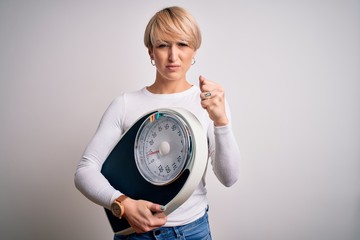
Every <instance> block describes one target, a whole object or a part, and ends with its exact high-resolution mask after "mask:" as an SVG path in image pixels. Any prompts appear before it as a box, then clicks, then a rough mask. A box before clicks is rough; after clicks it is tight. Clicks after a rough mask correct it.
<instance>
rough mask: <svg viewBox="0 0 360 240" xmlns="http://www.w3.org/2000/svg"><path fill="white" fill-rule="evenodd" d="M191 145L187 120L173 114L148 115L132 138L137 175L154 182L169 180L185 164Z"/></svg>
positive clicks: (172, 178)
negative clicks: (133, 139) (133, 140)
mask: <svg viewBox="0 0 360 240" xmlns="http://www.w3.org/2000/svg"><path fill="white" fill-rule="evenodd" d="M191 144H192V143H191V137H190V132H189V130H188V128H187V126H186V123H185V122H184V121H183V120H182V119H181V118H180V117H179V116H177V115H176V114H175V113H171V112H157V113H154V114H152V115H150V116H149V117H148V118H147V119H146V120H145V121H144V122H143V124H142V125H141V127H140V128H139V131H138V133H137V136H136V139H135V147H134V151H135V162H136V165H137V168H138V170H139V172H140V174H141V175H142V176H143V178H144V179H145V180H147V181H148V182H150V183H152V184H154V185H166V184H169V183H171V182H172V181H174V180H175V179H176V178H177V177H178V176H179V175H180V174H181V173H182V172H183V170H184V168H185V167H186V165H187V162H188V160H189V158H190V154H191Z"/></svg>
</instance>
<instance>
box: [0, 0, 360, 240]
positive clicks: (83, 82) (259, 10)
mask: <svg viewBox="0 0 360 240" xmlns="http://www.w3.org/2000/svg"><path fill="white" fill-rule="evenodd" d="M170 5H180V6H182V7H185V8H186V9H188V10H189V11H190V12H191V13H192V14H193V15H194V16H195V17H196V18H197V20H198V22H199V24H200V27H201V29H202V32H203V38H204V41H203V45H202V47H201V48H200V50H199V51H198V56H197V62H196V64H195V65H194V66H193V67H192V69H191V70H190V74H189V79H191V82H193V83H194V84H197V78H198V76H199V75H200V74H203V75H204V76H206V77H207V78H209V79H211V80H214V81H218V82H220V83H222V85H223V86H224V88H225V90H226V96H227V98H228V100H229V102H230V105H231V107H232V113H233V122H234V124H233V128H234V131H235V134H236V138H237V140H238V143H239V146H240V148H241V151H242V161H241V167H242V171H241V178H240V180H239V181H238V182H237V183H236V184H235V185H234V186H233V187H231V188H225V187H223V186H222V185H221V184H220V183H218V182H217V181H216V179H215V178H214V176H213V174H212V173H209V174H208V177H207V182H208V191H209V201H210V221H211V227H212V233H213V238H214V239H215V240H223V239H229V240H232V239H244V240H263V239H267V240H298V239H299V240H303V239H306V240H315V239H316V240H319V239H324V240H325V239H326V240H339V239H342V240H357V239H360V227H359V226H360V188H359V183H360V181H359V180H360V124H359V123H360V107H359V103H360V3H359V1H351V0H337V1H336V0H330V1H325V0H323V1H321V0H293V1H285V0H273V1H268V0H258V1H252V0H239V1H235V0H234V1H226V0H224V1H205V0H203V1H201V0H198V1H190V0H188V1H186V0H183V1H148V0H137V1H126V2H125V1H115V0H114V1H85V0H83V1H81V0H76V1H60V0H54V1H41V0H33V1H26V0H23V1H21V0H2V1H1V2H0V80H1V82H0V110H1V124H0V132H1V135H0V136H1V137H0V138H1V145H0V161H1V163H0V164H1V166H0V211H1V212H0V239H4V240H7V239H16V240H17V239H37V240H38V239H87V240H97V239H112V233H111V229H110V225H109V224H108V222H107V219H106V217H105V214H104V212H103V209H102V208H101V207H99V206H97V205H95V204H93V203H91V202H90V201H88V200H87V199H86V198H85V197H83V196H82V195H81V194H80V193H79V192H78V191H77V190H76V189H75V187H74V184H73V175H74V171H75V167H76V165H77V162H78V161H79V159H80V156H81V154H82V151H83V149H84V147H85V146H86V144H87V142H88V141H89V139H90V138H91V136H92V134H93V133H94V131H95V129H96V127H97V124H98V122H99V120H100V117H101V116H102V113H103V112H104V110H105V109H106V107H107V106H108V104H109V103H110V101H111V100H112V99H113V98H115V97H116V96H118V95H119V94H121V93H122V92H125V91H130V90H136V89H138V88H140V87H143V86H144V85H148V84H150V83H151V82H152V81H153V79H154V74H155V73H154V68H153V67H152V66H151V64H150V61H149V57H148V55H147V50H146V49H145V47H144V46H143V42H142V37H143V31H144V28H145V25H146V24H147V21H148V20H149V18H150V17H151V16H152V15H153V14H154V13H155V12H156V11H158V10H159V9H161V8H162V7H165V6H170Z"/></svg>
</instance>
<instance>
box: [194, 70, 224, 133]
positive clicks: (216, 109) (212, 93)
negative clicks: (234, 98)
mask: <svg viewBox="0 0 360 240" xmlns="http://www.w3.org/2000/svg"><path fill="white" fill-rule="evenodd" d="M199 86H200V91H201V94H200V98H201V106H202V107H203V108H204V109H206V111H207V112H208V114H209V117H210V119H211V120H213V122H214V125H215V126H225V125H227V124H228V123H229V120H228V118H227V116H226V112H225V92H224V89H223V88H222V87H221V85H219V84H218V83H215V82H212V81H210V80H207V79H206V78H205V77H203V76H200V77H199Z"/></svg>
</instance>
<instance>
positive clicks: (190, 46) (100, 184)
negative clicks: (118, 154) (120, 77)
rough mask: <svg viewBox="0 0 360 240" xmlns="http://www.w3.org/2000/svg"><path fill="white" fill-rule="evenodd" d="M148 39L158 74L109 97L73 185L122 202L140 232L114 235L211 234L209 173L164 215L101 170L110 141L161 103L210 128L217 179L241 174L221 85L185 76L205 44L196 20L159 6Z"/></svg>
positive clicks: (107, 201)
mask: <svg viewBox="0 0 360 240" xmlns="http://www.w3.org/2000/svg"><path fill="white" fill-rule="evenodd" d="M144 43H145V46H146V48H147V50H148V53H149V56H150V60H151V64H152V65H153V66H154V68H155V70H156V77H155V80H154V82H153V84H151V85H150V86H145V87H144V88H142V89H140V90H137V91H134V92H129V93H123V94H122V95H120V96H119V97H117V98H116V99H114V101H113V102H112V103H111V104H110V106H109V107H108V109H107V110H106V111H105V113H104V116H103V117H102V119H101V122H100V124H99V127H98V129H97V131H96V133H95V135H94V136H93V138H92V139H91V141H90V143H89V144H88V146H87V148H86V149H85V151H84V154H83V157H82V159H81V160H80V163H79V165H78V167H77V169H76V174H75V185H76V187H77V188H78V189H79V190H80V191H81V192H82V193H83V194H84V195H85V196H86V197H87V198H89V199H90V200H92V201H93V202H95V203H97V204H99V205H101V206H103V207H105V208H108V209H110V206H111V204H112V203H113V202H114V201H116V200H120V201H121V203H122V206H123V207H124V212H125V215H124V217H125V218H126V220H127V221H128V222H129V224H130V225H131V226H132V228H133V229H134V230H135V231H136V233H134V234H130V235H127V236H121V235H118V234H115V236H114V239H166V240H170V239H211V233H210V228H209V222H208V215H207V211H208V202H207V198H206V188H205V176H203V178H202V181H201V182H200V184H199V185H198V187H197V188H196V190H195V191H194V193H193V194H192V195H191V196H190V198H189V199H188V200H187V201H186V202H185V203H184V204H182V205H181V206H180V207H179V208H177V209H176V210H175V211H174V212H172V213H171V214H169V215H168V216H166V215H165V213H164V208H163V206H161V205H160V204H158V203H153V202H149V201H145V200H135V199H131V198H130V197H127V196H125V195H124V194H122V193H121V192H120V191H118V190H117V189H114V188H113V187H112V186H111V185H110V184H109V182H108V181H107V180H106V179H105V177H104V176H103V175H102V174H101V167H102V164H103V163H104V161H105V159H106V156H107V154H108V153H109V152H110V151H111V148H112V147H113V146H114V145H115V144H116V143H117V142H118V141H119V139H120V136H121V135H122V134H123V133H124V132H125V131H126V130H127V129H128V128H129V127H130V126H131V125H132V124H133V123H134V121H136V120H137V119H138V118H139V117H140V116H142V115H143V114H144V113H146V112H149V111H151V110H153V109H156V108H165V107H182V108H186V109H187V110H189V111H190V112H192V113H193V114H194V115H195V116H196V117H197V118H198V119H199V121H200V122H201V124H202V126H203V127H204V129H206V130H207V137H208V141H209V150H208V151H209V159H210V163H211V165H212V169H213V172H214V173H215V175H216V177H217V178H218V179H219V181H220V182H221V183H222V184H223V185H225V186H227V187H229V186H231V185H233V184H234V183H235V182H236V181H237V179H238V176H239V166H238V162H239V159H240V152H239V149H238V146H237V143H236V141H235V138H234V136H233V132H232V129H231V120H230V109H229V107H228V104H227V102H226V100H225V96H224V89H223V88H222V87H221V86H220V85H219V84H218V83H215V82H213V81H210V80H208V79H206V78H205V77H203V76H200V77H199V80H198V86H197V85H194V84H192V83H191V82H190V81H188V79H187V77H186V73H187V71H188V70H189V68H190V67H191V66H192V65H193V64H194V63H195V57H196V51H197V49H199V47H200V45H201V33H200V30H199V27H198V25H197V23H196V21H195V19H194V18H193V17H192V16H191V15H190V14H189V13H188V12H187V11H186V10H184V9H183V8H180V7H169V8H165V9H162V10H161V11H159V12H157V13H156V14H155V15H154V16H153V17H152V18H151V19H150V21H149V23H148V25H147V27H146V30H145V34H144ZM196 82H197V81H196Z"/></svg>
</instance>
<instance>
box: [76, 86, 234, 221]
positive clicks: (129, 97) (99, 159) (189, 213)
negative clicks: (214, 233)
mask: <svg viewBox="0 0 360 240" xmlns="http://www.w3.org/2000/svg"><path fill="white" fill-rule="evenodd" d="M166 107H182V108H185V109H187V110H189V111H190V112H192V113H193V114H194V115H195V116H196V117H197V118H198V120H199V121H200V123H201V124H202V126H203V127H204V129H206V130H207V136H208V141H209V157H210V159H211V165H212V169H213V172H214V173H215V175H216V177H217V178H218V179H219V181H220V182H221V183H222V184H223V185H225V186H231V185H232V184H234V183H235V182H236V181H237V179H238V176H239V160H240V151H239V148H238V145H237V143H236V140H235V138H234V135H233V132H232V129H231V124H228V125H226V126H222V127H215V126H214V125H213V122H212V121H211V119H210V118H209V116H208V113H207V112H206V110H204V109H203V108H202V107H201V104H200V90H199V88H198V87H196V86H192V87H191V88H190V89H188V90H186V91H184V92H180V93H174V94H153V93H151V92H149V91H148V90H147V89H146V88H143V89H141V90H138V91H135V92H131V93H124V94H122V95H121V96H119V97H117V98H116V99H114V100H113V102H112V103H111V104H110V106H109V107H108V108H107V110H106V111H105V113H104V115H103V117H102V119H101V121H100V124H99V126H98V128H97V130H96V132H95V135H94V136H93V138H92V139H91V141H90V142H89V144H88V146H87V147H86V149H85V151H84V153H83V156H82V158H81V160H80V162H79V164H78V166H77V169H76V173H75V185H76V187H77V188H78V189H79V190H80V191H81V192H82V193H83V194H84V195H85V196H86V197H87V198H89V199H90V200H91V201H93V202H95V203H97V204H99V205H101V206H103V207H105V208H110V205H111V203H112V202H113V201H114V200H115V199H116V198H118V197H119V196H120V195H121V192H119V191H118V190H116V189H114V188H113V187H112V186H111V185H110V183H109V182H108V181H107V179H106V178H105V177H104V176H103V175H102V173H101V168H102V165H103V163H104V161H105V160H106V158H107V156H108V155H109V154H110V152H111V151H112V149H113V148H114V146H115V145H116V144H117V143H118V142H119V140H120V138H121V136H122V134H124V133H125V132H126V130H127V129H128V128H130V127H131V126H132V124H134V123H135V121H136V120H137V119H138V118H139V117H141V116H142V115H143V114H145V113H147V112H150V111H152V110H155V109H157V108H166ZM226 112H227V116H228V118H229V119H230V110H229V107H228V105H227V104H226ZM230 123H231V122H230ZM207 204H208V203H207V198H206V188H205V176H203V178H202V181H201V182H200V183H199V185H198V187H197V188H196V190H195V191H194V193H193V194H192V195H191V196H190V198H189V199H188V200H187V201H186V202H185V203H184V204H182V205H181V206H180V207H179V208H178V209H176V210H175V211H174V212H172V213H171V214H169V216H168V221H167V223H166V224H165V226H179V225H183V224H187V223H189V222H192V221H194V220H196V219H198V218H199V217H201V216H202V215H203V214H204V211H205V209H206V207H207Z"/></svg>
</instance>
